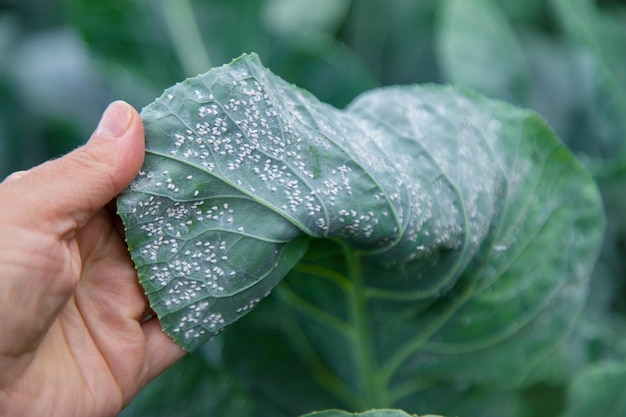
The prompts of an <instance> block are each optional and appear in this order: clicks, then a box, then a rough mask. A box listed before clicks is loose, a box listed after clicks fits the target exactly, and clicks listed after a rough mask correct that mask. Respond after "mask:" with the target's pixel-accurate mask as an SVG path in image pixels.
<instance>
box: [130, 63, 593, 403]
mask: <svg viewBox="0 0 626 417" xmlns="http://www.w3.org/2000/svg"><path fill="white" fill-rule="evenodd" d="M141 115H142V118H143V120H144V123H145V128H146V159H145V163H144V167H143V169H142V171H141V172H140V174H139V176H138V177H137V178H136V180H135V181H134V182H133V183H132V184H131V187H130V189H129V190H127V191H126V192H125V193H123V195H121V196H120V198H119V200H118V212H119V214H120V216H121V217H122V219H123V221H124V224H125V227H126V235H127V242H128V246H129V249H130V251H131V255H132V258H133V260H134V262H135V264H136V266H137V269H138V274H139V277H140V281H141V283H142V285H143V286H144V288H145V290H146V293H147V295H148V298H149V299H150V303H151V306H152V308H153V309H154V310H155V312H156V313H157V315H158V316H159V319H160V320H161V324H162V326H163V329H164V330H165V332H166V333H167V334H169V335H170V336H171V337H172V338H173V339H174V340H175V341H176V342H177V343H179V344H180V345H181V346H182V347H183V348H184V349H186V350H190V351H191V350H194V349H197V348H198V347H199V346H201V345H202V344H204V343H206V342H207V341H208V340H209V339H211V338H212V337H213V336H214V335H216V334H217V333H219V332H221V331H222V329H224V327H226V326H227V325H228V324H230V323H232V322H234V321H235V320H237V319H239V318H240V317H242V316H243V315H245V314H246V313H248V312H249V311H250V310H251V309H252V308H253V307H254V306H255V305H256V304H257V303H258V302H259V301H260V300H261V299H262V298H264V297H265V296H267V295H268V294H269V293H270V291H272V289H273V288H274V287H276V285H277V284H278V283H279V282H280V281H281V279H283V278H284V277H285V276H286V275H287V274H288V273H289V277H288V279H287V280H286V281H285V282H284V283H283V284H282V285H280V286H279V291H278V292H277V295H278V297H277V298H276V299H275V300H274V301H275V302H276V303H279V304H281V305H283V307H284V308H286V310H287V311H289V312H291V314H292V315H291V316H289V317H287V316H283V317H275V316H272V315H269V316H263V317H274V319H271V318H270V319H269V320H264V321H262V322H261V324H260V325H259V326H256V327H255V328H254V329H253V330H252V331H251V332H250V333H248V336H250V337H253V335H254V334H255V332H258V338H259V339H257V340H258V341H259V346H270V345H271V341H267V342H268V343H265V341H263V342H261V340H262V339H263V338H264V337H266V336H267V333H263V328H262V327H263V326H264V325H266V326H267V328H268V329H270V328H271V329H272V331H275V330H276V327H277V326H278V327H281V324H279V323H282V324H284V327H282V330H283V331H284V334H285V335H286V340H289V341H290V342H292V344H293V346H292V348H291V350H290V351H291V352H293V354H294V355H296V356H298V357H299V359H298V360H300V361H301V362H302V363H303V364H304V368H305V369H307V370H308V372H310V374H311V375H310V376H311V377H312V378H311V379H312V380H313V381H318V382H319V384H320V386H322V387H323V388H322V389H324V390H327V391H330V394H332V396H334V397H336V398H337V399H339V401H340V404H346V405H347V406H346V407H345V408H348V409H367V408H374V407H380V408H382V407H385V408H388V407H390V406H395V405H396V404H400V405H406V407H402V408H404V409H407V410H417V409H418V408H417V407H418V406H419V409H420V410H425V411H427V410H428V408H424V406H423V404H424V403H422V404H417V403H416V402H418V401H421V400H422V399H423V398H422V397H420V396H419V395H417V393H423V392H428V388H429V387H433V386H437V384H438V383H439V382H442V381H451V380H453V381H456V382H457V383H458V384H459V385H457V387H458V386H469V385H471V384H476V383H481V384H488V385H498V386H502V385H505V386H515V385H518V384H520V383H522V382H523V379H524V377H525V375H526V374H527V373H529V372H530V371H532V369H533V367H535V366H537V365H538V364H539V363H540V362H541V360H542V359H543V358H545V357H546V355H547V354H548V353H549V352H550V351H551V350H553V349H554V348H555V346H556V345H557V344H558V343H559V342H560V341H561V340H563V338H564V337H565V336H566V335H567V333H568V332H569V330H570V328H571V325H572V323H573V322H574V320H575V318H576V312H577V311H578V310H579V309H580V307H581V306H582V305H583V302H584V299H585V295H586V292H587V278H588V276H589V272H590V270H591V268H592V266H593V263H594V261H595V258H596V255H597V251H598V246H599V243H600V240H601V237H602V230H603V227H602V226H603V215H602V208H601V204H600V200H599V197H598V193H597V190H596V188H595V186H594V183H593V181H592V180H591V179H590V177H589V175H588V174H587V172H586V171H585V170H584V169H583V168H582V167H581V166H580V165H579V164H578V163H577V162H576V160H575V159H574V158H573V157H572V155H571V154H570V152H569V151H568V150H567V149H566V148H565V147H564V146H563V145H562V143H561V142H560V141H559V140H558V139H557V138H556V137H555V135H554V134H553V133H552V131H551V130H550V129H549V127H548V126H547V125H546V123H545V122H544V121H543V120H542V119H541V118H540V117H538V116H537V115H536V114H534V113H533V112H530V111H526V110H520V109H517V108H515V107H512V106H510V105H507V104H505V103H502V102H496V101H491V100H488V99H486V98H483V97H481V96H479V95H477V94H475V93H472V92H468V91H465V90H458V89H455V88H452V87H442V86H434V85H427V86H417V85H413V86H397V87H387V88H382V89H377V90H372V91H370V92H367V93H364V94H363V95H361V96H359V97H357V98H356V99H355V100H354V101H353V102H352V103H351V104H350V105H349V106H348V107H347V108H346V109H345V110H338V109H336V108H334V107H332V106H329V105H327V104H324V103H321V102H319V101H318V100H317V99H316V98H315V97H313V96H312V95H311V94H309V93H307V92H306V91H303V90H301V89H298V88H296V87H294V86H293V85H290V84H288V83H287V82H285V81H283V80H282V79H280V78H279V77H277V76H276V75H274V74H272V73H271V72H269V71H268V70H267V69H265V68H264V67H263V66H262V65H261V63H260V62H259V59H258V57H257V56H256V55H249V56H248V55H246V56H243V57H241V58H239V59H237V60H235V61H233V62H232V63H231V64H229V65H225V66H223V67H219V68H215V69H213V70H211V71H209V72H208V73H206V74H204V75H200V76H198V77H196V78H192V79H189V80H187V81H185V82H183V83H181V84H177V85H176V86H174V87H172V88H170V89H168V90H166V91H165V92H164V94H163V96H162V97H160V98H159V99H157V100H156V101H155V102H154V103H152V104H151V105H149V106H148V107H146V108H145V109H144V110H143V111H142V114H141ZM290 271H291V272H290ZM277 311H278V310H277ZM281 311H284V310H281ZM272 320H274V321H272ZM242 340H243V339H242V338H240V339H239V342H238V343H239V345H240V346H238V349H244V348H245V347H244V346H242V345H241V344H242V343H243V341H242ZM251 340H252V342H251V343H254V340H255V339H254V338H252V339H251ZM250 347H251V346H250ZM234 350H236V349H235V348H234V347H233V351H234ZM259 355H262V352H260V351H256V352H255V359H254V361H253V362H254V363H250V364H248V365H250V366H248V367H247V368H246V369H247V370H248V371H249V372H251V373H253V372H255V367H258V366H262V364H263V362H262V361H259V358H258V356H259ZM512 358H523V360H511V359H512ZM239 360H240V361H241V363H242V364H243V363H246V359H245V355H241V356H240V357H239ZM251 361H252V359H251ZM287 362H288V361H286V362H285V363H287ZM273 363H274V362H273ZM276 366H277V367H280V363H276ZM242 368H243V367H242ZM276 369H278V368H276ZM244 372H245V371H244ZM289 372H292V369H281V371H280V372H270V374H269V375H268V374H264V375H263V378H257V380H258V381H257V384H258V385H259V387H258V391H263V389H264V387H263V386H262V385H264V386H265V387H268V388H267V391H268V392H270V393H269V394H268V396H266V397H265V400H266V401H268V402H269V401H274V400H275V401H278V402H280V401H286V400H287V398H289V397H290V395H288V394H286V393H285V392H284V391H282V390H275V389H274V390H273V389H272V384H273V381H274V379H276V378H286V377H287V376H288V375H289ZM294 372H295V371H294ZM329 375H330V376H329ZM296 377H300V378H301V377H302V375H301V374H299V375H297V376H296V375H294V376H293V378H296ZM329 378H330V380H332V381H334V382H333V383H328V381H329ZM294 386H295V384H294ZM286 389H289V387H287V388H286ZM271 392H274V394H273V395H274V397H275V398H271V397H272V394H271ZM281 397H284V398H282V399H281ZM294 398H298V397H297V396H295V397H294ZM425 404H427V403H425Z"/></svg>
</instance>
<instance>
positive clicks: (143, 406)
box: [0, 0, 626, 417]
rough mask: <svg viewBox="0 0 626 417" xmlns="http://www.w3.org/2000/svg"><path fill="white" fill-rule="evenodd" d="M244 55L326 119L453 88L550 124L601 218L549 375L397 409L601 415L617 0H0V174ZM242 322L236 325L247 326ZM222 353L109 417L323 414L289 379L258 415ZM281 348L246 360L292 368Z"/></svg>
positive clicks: (620, 94)
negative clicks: (600, 238) (122, 105)
mask: <svg viewBox="0 0 626 417" xmlns="http://www.w3.org/2000/svg"><path fill="white" fill-rule="evenodd" d="M252 51H254V52H257V53H258V54H259V55H260V57H261V59H262V61H263V62H264V64H265V65H266V66H267V67H269V68H270V69H271V70H272V71H273V72H274V73H276V74H278V75H280V76H281V77H283V78H285V79H286V80H288V81H290V82H292V83H294V84H296V85H299V86H301V87H303V88H305V89H307V90H309V91H311V92H313V93H314V94H315V95H316V96H317V97H319V98H320V99H321V100H323V101H327V102H329V103H331V104H334V105H335V106H338V107H343V106H345V105H346V104H347V103H348V102H349V101H350V100H351V99H352V98H353V97H354V96H356V95H357V94H359V93H360V92H362V91H364V90H367V89H371V88H374V87H377V86H382V85H389V84H398V83H402V84H405V83H423V82H437V83H455V84H460V85H463V86H467V87H469V88H473V89H476V90H478V91H480V92H482V93H484V94H486V95H488V96H491V97H494V98H500V99H503V100H507V101H509V102H512V103H514V104H517V105H519V106H523V107H530V108H533V109H535V110H537V111H538V112H539V113H540V114H542V115H543V116H544V117H545V118H546V119H547V120H548V121H549V123H550V124H551V125H552V126H553V128H554V129H555V130H556V132H557V133H558V134H559V136H560V137H561V138H562V139H563V140H564V141H565V142H566V143H567V144H568V145H569V146H570V148H571V149H572V150H573V151H574V152H575V153H576V154H577V155H578V156H579V158H580V159H581V161H583V163H585V164H586V165H587V166H588V168H589V169H590V171H591V172H592V174H593V175H594V176H595V178H596V180H597V182H598V184H599V186H600V188H601V191H602V193H603V196H604V199H605V207H606V211H607V216H608V219H609V221H608V229H607V237H606V242H605V247H604V250H603V254H602V256H601V259H600V261H599V263H598V266H597V268H596V271H595V273H594V277H593V281H592V286H591V295H590V298H589V306H588V309H587V314H586V315H585V316H584V317H583V318H581V324H580V326H578V327H577V328H576V329H574V332H573V334H572V336H571V341H568V343H565V344H564V345H563V348H562V350H563V351H562V352H556V353H555V359H554V360H553V361H552V362H550V366H552V367H560V369H561V372H560V373H561V374H562V378H555V377H552V379H550V380H545V379H544V380H542V379H541V377H540V376H537V381H540V382H537V383H536V384H534V385H529V387H528V389H527V390H526V391H524V392H523V393H521V394H519V393H518V394H519V395H518V394H510V395H508V394H498V395H497V396H496V397H497V398H491V399H490V398H489V395H483V396H481V397H479V398H481V401H478V402H479V403H480V404H475V403H472V402H471V401H469V402H468V401H458V402H457V406H456V408H455V407H453V408H450V409H442V410H409V411H412V412H413V411H420V412H426V411H427V412H441V413H445V412H449V413H457V414H461V413H464V415H467V416H470V415H480V416H483V417H484V416H489V415H494V416H495V415H498V414H497V413H499V412H500V411H502V410H503V408H502V407H508V408H509V409H512V408H511V407H513V408H514V409H515V410H516V412H515V414H510V415H519V416H540V415H546V416H547V415H558V414H559V413H561V412H562V413H564V414H563V415H566V416H577V415H582V411H580V410H584V412H585V413H586V414H585V415H601V414H597V413H595V412H594V410H595V409H593V408H589V407H592V405H593V404H595V403H598V402H600V403H602V401H600V400H601V399H598V398H591V399H589V401H586V397H585V395H587V396H592V397H593V393H592V391H593V390H589V389H587V388H588V387H589V386H593V384H596V383H598V382H597V381H598V380H599V381H605V383H606V381H607V378H609V379H608V380H609V381H612V382H611V384H608V385H609V388H607V389H609V390H610V387H611V386H612V387H620V389H622V388H621V387H623V386H624V383H626V371H625V370H624V369H625V368H624V363H625V360H626V342H625V340H626V338H625V334H626V320H625V318H626V316H625V315H624V314H626V287H625V286H624V282H625V281H624V276H625V274H626V263H625V262H624V258H625V256H624V254H625V250H626V233H625V232H626V221H625V220H624V215H623V213H625V212H626V191H625V190H626V187H624V180H626V147H625V146H624V145H625V144H626V1H624V0H523V1H520V0H115V1H112V0H100V1H92V0H47V1H43V2H42V1H38V0H13V1H11V0H0V177H2V178H3V177H4V176H6V175H7V174H9V173H10V172H12V171H14V170H18V169H26V168H29V167H31V166H33V165H35V164H38V163H40V162H42V161H44V160H46V159H49V158H53V157H57V156H59V155H61V154H63V153H65V152H67V151H69V150H71V149H73V148H75V147H76V146H78V145H80V144H82V143H84V142H85V140H86V139H87V138H88V137H89V135H90V134H91V132H92V131H93V129H94V128H95V126H96V124H97V122H98V120H99V117H100V115H101V113H102V111H103V110H104V108H105V107H106V106H107V104H108V103H109V102H111V101H112V100H115V99H123V100H126V101H128V102H130V103H131V104H132V105H134V106H135V107H136V108H138V109H140V108H142V107H143V106H145V105H146V104H148V103H149V102H151V101H152V100H153V99H154V98H156V97H157V96H159V95H160V94H161V92H162V90H163V89H164V88H166V87H168V86H170V85H172V84H174V83H175V82H177V81H180V80H182V79H184V78H186V77H189V76H193V75H196V74H198V73H201V72H205V71H206V70H208V69H209V68H210V67H211V66H217V65H221V64H224V63H227V62H229V61H230V60H231V59H233V58H235V57H237V56H239V55H240V54H242V53H244V52H252ZM2 204H6V202H2ZM259 310H260V311H259V312H258V313H255V314H256V318H255V317H252V318H250V319H247V320H248V321H247V323H248V324H247V325H250V326H251V325H253V324H254V320H261V318H262V317H263V309H262V308H261V309H259ZM255 314H252V315H251V316H255ZM242 326H243V328H245V326H246V323H245V322H244V323H243V325H242ZM227 333H228V332H227ZM233 334H234V333H233ZM241 334H245V333H241ZM241 334H240V335H241ZM248 342H249V343H250V344H254V341H253V340H251V341H248ZM228 343H229V342H228V340H227V339H224V338H221V337H220V338H218V339H217V340H216V341H215V342H214V343H211V344H209V345H208V346H207V348H206V349H205V350H204V351H203V352H201V353H200V354H196V355H193V356H189V357H187V358H185V359H184V360H183V361H182V362H181V363H180V364H178V365H176V366H175V367H174V368H172V369H171V370H170V371H168V372H167V373H166V374H165V375H164V376H163V377H161V378H160V379H159V380H157V381H156V382H155V383H153V384H152V385H151V386H149V387H148V389H146V390H145V391H144V392H143V393H142V394H141V395H140V396H139V397H138V399H137V400H136V401H135V402H134V403H133V404H131V406H130V407H129V408H128V409H127V410H126V411H125V412H124V413H123V415H124V416H126V417H128V416H177V415H180V416H194V415H216V416H248V415H264V414H262V412H260V411H259V410H271V413H272V415H276V416H282V415H285V416H286V415H292V416H293V415H296V414H294V413H296V412H300V411H301V410H304V411H310V409H308V410H306V407H308V406H309V404H313V403H315V404H322V405H326V406H330V407H332V406H335V405H336V404H334V403H333V402H332V400H331V399H328V398H326V397H324V394H323V393H319V394H318V393H316V392H314V391H311V390H310V389H309V387H307V386H306V384H305V385H303V386H293V384H292V383H291V382H290V381H284V383H285V384H287V385H289V384H291V386H289V391H290V392H292V393H293V392H300V393H301V394H302V395H301V396H300V397H297V398H293V403H294V404H293V406H292V407H291V408H289V409H283V410H275V409H272V407H273V406H272V405H271V404H270V403H271V402H272V398H271V395H267V396H266V398H267V403H268V404H265V405H263V404H261V403H260V402H262V401H263V400H260V399H259V398H256V399H253V398H252V396H251V394H250V392H249V391H250V389H249V388H250V384H248V386H247V385H246V384H245V383H242V382H241V380H240V379H237V378H236V377H235V376H234V373H233V372H232V369H233V368H236V367H237V366H236V365H237V364H236V363H234V362H230V363H229V357H232V358H234V359H233V361H237V355H235V354H233V353H232V352H227V353H224V351H223V346H224V344H228ZM230 346H231V347H232V346H233V344H232V343H231V344H230ZM264 348H265V349H269V348H268V347H264ZM281 349H282V350H281ZM284 349H287V348H285V347H284V346H277V347H276V346H275V347H273V350H272V351H271V352H263V355H261V353H259V357H263V358H268V357H270V358H271V357H273V358H274V359H275V360H276V361H283V362H285V363H286V366H293V367H298V366H299V365H298V364H297V363H295V362H294V363H291V362H289V360H290V359H285V358H287V356H288V354H287V353H284V352H283V350H284ZM283 353H284V355H283ZM242 355H245V353H242ZM247 361H248V362H249V363H248V365H249V366H251V367H254V371H255V372H258V376H259V378H262V375H263V373H266V372H273V369H274V368H273V365H272V363H265V362H263V361H264V359H263V360H257V361H255V358H254V357H250V356H249V354H248V359H247ZM244 362H245V361H244ZM613 363H616V364H617V365H615V366H612V365H611V364H613ZM607 364H608V365H607ZM546 366H547V367H548V368H549V367H550V366H548V364H547V365H546ZM557 374H558V373H557ZM551 375H554V373H551ZM607 375H608V376H607ZM603 376H605V377H606V378H603ZM569 381H573V382H569ZM257 388H258V387H257ZM274 388H275V389H277V390H278V389H281V387H280V386H274V387H269V388H268V391H269V390H271V389H274ZM602 392H604V393H605V394H606V392H607V391H606V390H604V391H602ZM615 395H619V398H623V393H621V392H619V391H615ZM568 398H570V399H574V402H572V401H568ZM612 398H614V397H612ZM594 401H595V403H594ZM474 402H476V401H474ZM512 404H514V405H512ZM515 404H516V405H515ZM572 404H577V405H576V406H573V405H572ZM581 404H582V405H581ZM590 404H592V405H590ZM604 404H605V405H606V401H605V402H604ZM585 407H587V408H585ZM616 407H623V404H621V405H619V404H618V405H617V406H616ZM491 409H492V411H489V410H491ZM618 409H619V408H618ZM538 410H541V411H538ZM596 411H597V410H596ZM491 412H493V414H490V413H491ZM624 413H626V411H624ZM624 413H622V412H618V413H617V414H615V415H626V414H624ZM265 415H266V416H268V415H269V414H265Z"/></svg>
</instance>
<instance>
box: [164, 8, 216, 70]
mask: <svg viewBox="0 0 626 417" xmlns="http://www.w3.org/2000/svg"><path fill="white" fill-rule="evenodd" d="M161 9H162V11H163V13H162V14H163V20H164V21H165V25H166V26H167V30H168V32H169V34H170V39H171V40H172V44H173V46H174V50H175V51H176V54H177V55H178V60H179V61H180V64H181V65H182V67H183V71H184V72H185V75H186V76H188V77H191V76H194V75H197V74H200V73H203V72H206V71H208V70H209V69H210V68H211V59H210V58H209V54H208V52H207V49H206V47H205V45H204V42H203V41H202V35H201V34H200V29H199V28H198V22H197V21H196V18H195V16H194V12H193V6H192V5H191V2H190V0H177V1H173V0H161Z"/></svg>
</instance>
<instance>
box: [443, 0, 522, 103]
mask: <svg viewBox="0 0 626 417" xmlns="http://www.w3.org/2000/svg"><path fill="white" fill-rule="evenodd" d="M439 20H440V22H439V28H438V44H439V48H438V51H439V60H440V62H441V65H442V69H443V72H444V74H445V75H446V78H447V79H448V80H449V81H450V82H452V83H454V84H458V85H462V86H465V87H470V88H473V89H476V90H477V91H479V92H481V93H483V94H486V95H488V96H490V97H494V98H501V99H504V100H508V101H510V102H512V103H515V104H521V105H525V104H526V103H527V102H528V98H529V97H528V95H529V91H530V72H529V68H528V64H527V63H526V60H525V58H524V55H523V53H522V50H521V47H520V45H519V43H518V41H517V38H516V35H515V33H514V31H513V28H512V26H511V22H510V21H509V20H508V19H507V17H506V16H505V15H504V13H503V11H502V10H501V9H500V6H499V5H498V3H497V2H496V1H494V0H475V1H466V0H443V1H441V2H440V19H439Z"/></svg>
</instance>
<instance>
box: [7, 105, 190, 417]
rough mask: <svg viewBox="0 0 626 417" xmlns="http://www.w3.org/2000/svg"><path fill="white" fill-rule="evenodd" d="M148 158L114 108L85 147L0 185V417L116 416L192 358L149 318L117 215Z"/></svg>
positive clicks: (133, 116) (121, 110) (125, 113)
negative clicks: (121, 197)
mask: <svg viewBox="0 0 626 417" xmlns="http://www.w3.org/2000/svg"><path fill="white" fill-rule="evenodd" d="M143 156H144V139H143V124H142V122H141V119H140V117H139V115H138V114H137V112H136V111H135V109H133V108H132V107H131V106H130V105H128V104H126V103H124V102H114V103H112V104H111V105H110V106H109V108H108V109H107V110H106V111H105V113H104V115H103V118H102V120H101V121H100V124H99V125H98V128H97V129H96V131H95V132H94V134H93V135H92V137H91V139H90V140H89V142H88V143H87V144H86V145H84V146H82V147H80V148H78V149H76V150H75V151H73V152H71V153H69V154H67V155H65V156H63V157H61V158H59V159H56V160H53V161H49V162H46V163H44V164H42V165H40V166H37V167H35V168H32V169H31V170H28V171H22V172H18V173H15V174H13V175H11V176H9V177H8V178H7V179H6V180H4V181H3V182H2V183H0V317H1V318H2V320H0V416H13V417H18V416H29V417H30V416H59V417H61V416H62V417H72V416H77V417H78V416H80V417H95V416H116V415H117V414H118V413H119V412H120V411H121V409H122V408H123V407H124V406H125V405H127V404H128V403H129V402H130V400H131V399H132V398H133V396H135V395H136V394H137V392H138V391H139V390H140V389H141V388H142V387H143V386H145V385H146V384H147V383H148V382H149V381H150V380H152V379H153V378H155V377H156V376H157V375H158V374H159V373H161V372H162V371H163V370H165V369H166V368H167V367H168V366H170V365H171V364H173V363H174V362H175V361H176V360H178V359H180V358H181V357H182V356H183V355H184V352H183V351H182V350H181V349H180V348H179V347H178V346H177V345H176V344H174V342H172V341H171V340H170V339H169V338H168V337H167V336H166V335H165V334H164V333H163V332H162V331H161V328H160V325H159V322H158V320H157V319H152V320H147V321H142V317H144V316H145V313H146V311H148V306H147V302H146V299H145V296H144V293H143V290H142V289H141V287H140V286H139V284H138V281H137V275H136V272H135V269H134V266H133V263H132V261H131V259H130V256H129V254H128V251H127V249H126V246H125V244H124V240H123V238H122V233H120V227H119V219H118V218H117V217H116V216H115V215H114V212H113V206H112V204H111V202H112V200H113V199H114V198H115V196H116V195H117V194H118V193H119V192H120V191H122V190H123V189H124V188H126V187H127V186H128V184H129V183H130V182H131V181H132V179H133V178H134V177H135V176H136V175H137V173H138V172H139V169H140V167H141V164H142V162H143Z"/></svg>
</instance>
